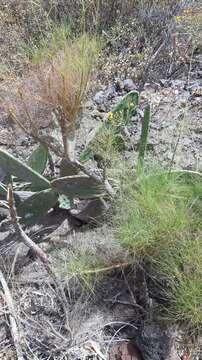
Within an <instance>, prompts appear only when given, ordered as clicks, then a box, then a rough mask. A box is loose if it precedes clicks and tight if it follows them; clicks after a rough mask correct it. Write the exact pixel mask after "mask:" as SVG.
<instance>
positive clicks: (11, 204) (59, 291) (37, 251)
mask: <svg viewBox="0 0 202 360" xmlns="http://www.w3.org/2000/svg"><path fill="white" fill-rule="evenodd" d="M7 201H8V206H9V211H10V217H11V221H12V224H13V227H14V230H15V232H16V235H17V236H18V237H19V239H20V241H22V242H23V243H24V244H25V245H26V246H27V247H29V249H31V251H33V253H34V254H35V255H36V256H37V257H38V258H39V259H40V260H41V261H42V263H43V265H44V267H45V269H46V271H47V273H48V274H49V275H50V277H51V278H52V279H53V281H54V284H55V289H56V292H57V296H58V299H59V301H60V303H61V305H62V308H63V311H64V315H65V327H66V329H67V331H68V332H69V333H70V336H71V335H72V332H71V329H70V326H69V314H68V309H69V304H68V302H67V299H66V296H65V293H64V290H63V287H62V286H61V284H60V281H59V280H58V278H57V276H56V274H55V273H54V271H53V270H52V268H51V264H52V263H51V261H50V259H49V258H48V257H47V255H46V254H45V252H44V251H43V250H42V249H41V248H40V247H39V246H38V245H37V244H36V243H35V242H34V241H33V240H32V239H30V238H29V236H27V234H26V233H25V232H24V230H23V229H22V228H21V226H20V224H19V221H18V216H17V212H16V208H15V200H14V194H13V190H12V187H11V186H8V192H7Z"/></svg>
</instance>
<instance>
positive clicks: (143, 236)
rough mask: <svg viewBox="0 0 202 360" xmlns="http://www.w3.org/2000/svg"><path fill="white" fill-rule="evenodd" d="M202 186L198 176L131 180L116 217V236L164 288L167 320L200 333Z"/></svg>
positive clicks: (154, 175)
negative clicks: (166, 301)
mask: <svg viewBox="0 0 202 360" xmlns="http://www.w3.org/2000/svg"><path fill="white" fill-rule="evenodd" d="M201 191H202V183H201V179H200V176H199V177H197V176H194V175H191V174H188V173H182V172H175V173H171V174H169V173H168V172H165V171H164V172H163V171H157V172H154V173H151V174H149V175H145V174H142V175H140V177H139V178H138V180H137V181H135V179H134V178H133V177H132V176H130V177H129V178H128V179H127V180H126V181H125V182H124V186H123V189H122V193H121V197H120V202H119V204H118V206H119V207H118V215H116V221H115V224H116V228H117V227H118V229H117V235H118V238H119V241H120V242H121V244H123V245H124V246H125V247H127V248H129V249H130V251H131V253H133V254H134V256H135V259H137V260H141V261H144V262H145V264H147V266H149V269H150V271H151V273H152V274H155V276H157V278H158V279H159V281H160V282H161V283H162V291H163V292H164V295H165V298H167V299H168V306H167V307H166V309H164V310H163V314H164V316H165V317H166V318H169V319H171V320H174V321H177V322H178V323H179V324H184V325H185V327H186V330H190V331H193V332H198V331H199V329H201V328H202V302H201V298H202V282H201V276H202V237H201V233H202V232H201V230H202V226H201V221H200V220H201V214H202V193H201Z"/></svg>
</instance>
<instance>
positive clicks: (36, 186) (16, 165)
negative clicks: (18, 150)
mask: <svg viewBox="0 0 202 360" xmlns="http://www.w3.org/2000/svg"><path fill="white" fill-rule="evenodd" d="M0 168H2V169H3V170H4V171H5V172H6V174H7V175H10V176H11V175H14V176H16V177H17V178H18V179H20V180H22V181H26V182H30V183H31V184H32V190H36V191H40V190H44V189H48V188H50V183H49V181H48V180H47V179H45V178H44V177H43V176H42V175H40V174H39V173H37V172H36V171H34V170H33V169H32V168H31V167H29V166H27V165H26V164H25V163H24V162H22V161H20V160H19V159H17V158H15V157H14V156H13V155H11V154H9V153H8V152H7V151H5V150H2V149H0Z"/></svg>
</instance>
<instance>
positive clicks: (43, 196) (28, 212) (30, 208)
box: [17, 189, 58, 225]
mask: <svg viewBox="0 0 202 360" xmlns="http://www.w3.org/2000/svg"><path fill="white" fill-rule="evenodd" d="M57 201H58V195H57V194H56V193H55V192H54V191H53V190H52V189H47V190H43V191H40V192H36V193H34V194H33V195H32V196H30V197H29V198H27V199H26V200H25V201H23V202H22V203H21V204H20V205H19V206H18V207H17V214H18V216H19V217H20V218H21V220H20V221H21V222H23V223H24V224H26V225H31V224H33V223H35V222H36V221H37V220H38V219H40V218H42V217H43V216H44V215H45V214H46V213H47V212H48V210H50V209H51V208H52V207H53V206H54V205H55V204H56V203H57Z"/></svg>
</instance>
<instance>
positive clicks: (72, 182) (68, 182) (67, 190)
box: [51, 175, 105, 199]
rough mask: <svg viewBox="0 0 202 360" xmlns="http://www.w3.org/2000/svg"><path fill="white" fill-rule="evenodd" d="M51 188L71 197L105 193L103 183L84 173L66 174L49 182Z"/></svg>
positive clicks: (86, 197)
mask: <svg viewBox="0 0 202 360" xmlns="http://www.w3.org/2000/svg"><path fill="white" fill-rule="evenodd" d="M51 186H52V188H53V189H54V190H55V191H56V192H58V193H59V194H64V195H66V196H68V197H69V198H70V199H71V198H80V199H91V198H95V197H100V196H102V195H104V194H105V187H104V185H103V184H101V183H100V182H98V181H97V180H95V179H94V178H91V177H88V176H86V175H74V176H66V177H63V178H59V179H55V180H53V181H52V182H51Z"/></svg>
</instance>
